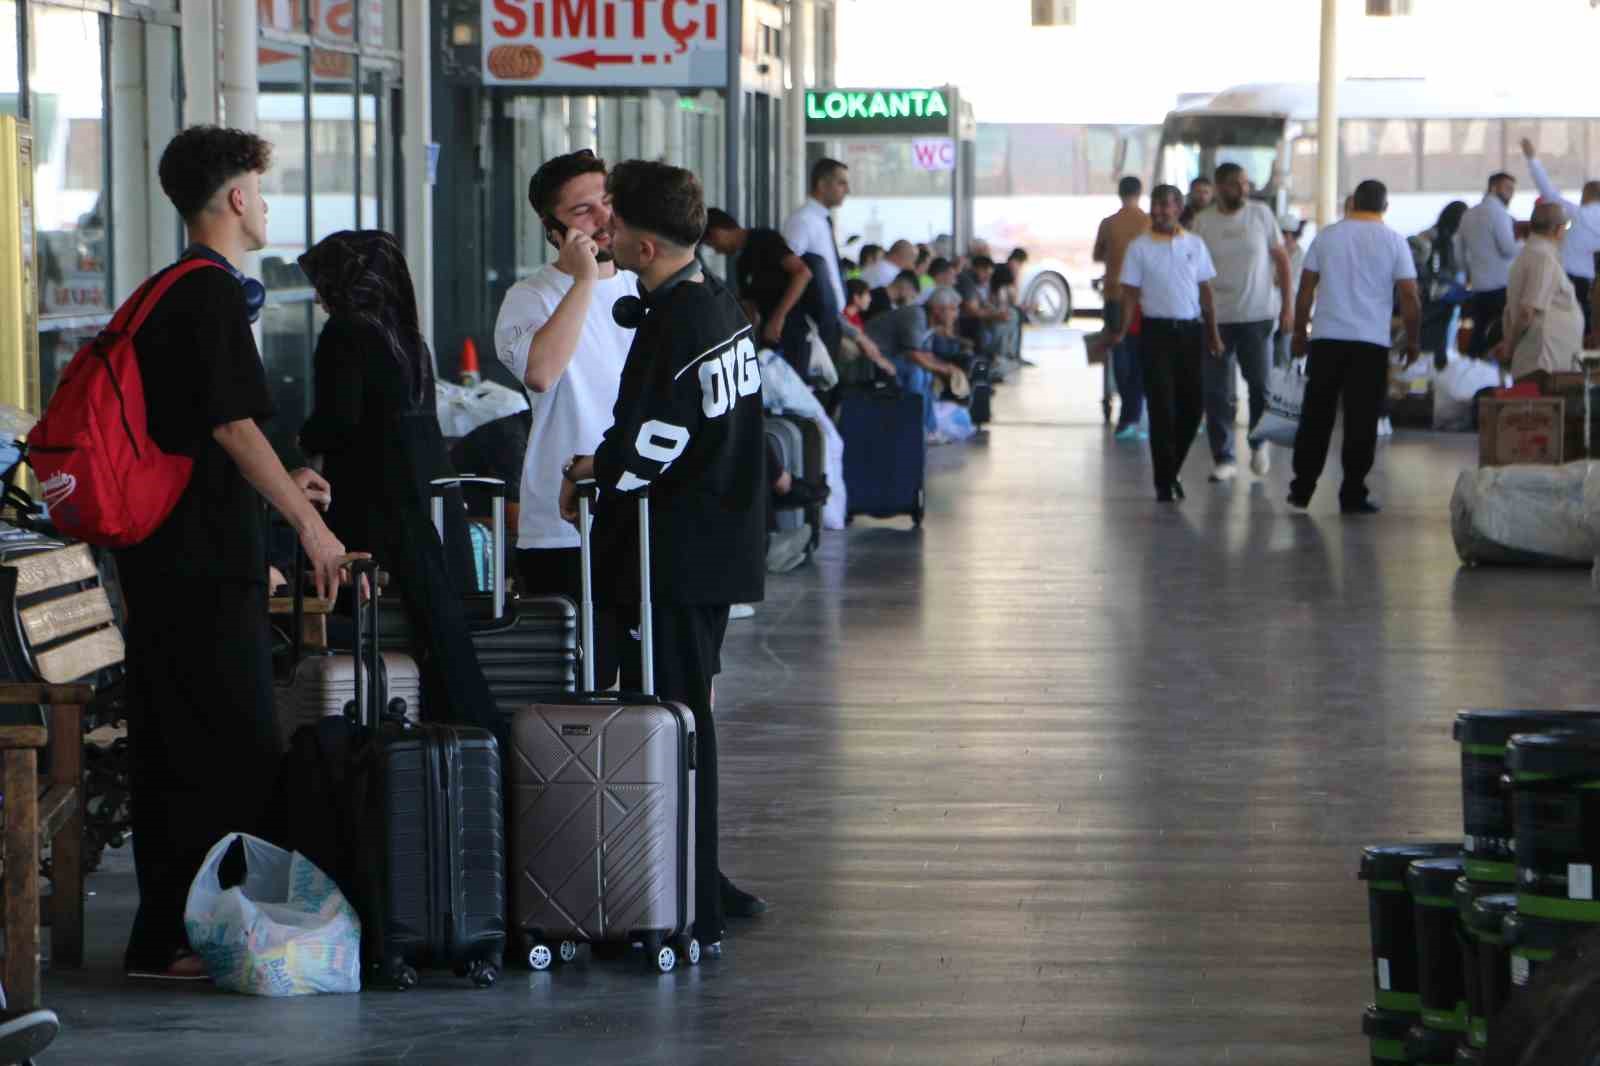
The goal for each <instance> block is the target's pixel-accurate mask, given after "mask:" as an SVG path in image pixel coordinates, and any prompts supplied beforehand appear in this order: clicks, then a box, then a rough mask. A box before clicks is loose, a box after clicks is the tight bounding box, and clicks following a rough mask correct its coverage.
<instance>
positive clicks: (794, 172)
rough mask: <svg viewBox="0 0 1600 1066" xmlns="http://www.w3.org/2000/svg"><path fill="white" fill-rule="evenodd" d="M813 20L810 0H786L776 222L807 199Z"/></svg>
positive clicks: (814, 15) (813, 14) (813, 13)
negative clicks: (785, 80) (780, 178)
mask: <svg viewBox="0 0 1600 1066" xmlns="http://www.w3.org/2000/svg"><path fill="white" fill-rule="evenodd" d="M815 19H816V14H815V12H813V10H812V7H811V4H810V2H809V0H789V37H788V45H789V47H788V49H787V54H786V55H785V56H784V57H783V59H784V68H785V72H786V73H787V75H788V82H789V87H788V92H787V93H786V94H785V96H784V98H783V151H782V152H781V153H780V158H781V159H782V160H783V173H784V180H783V181H782V182H780V183H779V186H778V188H779V190H780V191H781V195H782V197H783V199H782V200H781V201H780V202H779V205H778V207H779V211H778V217H779V218H787V217H788V216H789V214H790V212H792V211H793V210H794V209H795V208H797V207H799V206H800V205H801V204H803V203H804V202H805V199H806V88H807V82H806V69H807V65H808V63H809V61H810V52H811V30H812V26H813V23H814V20H815Z"/></svg>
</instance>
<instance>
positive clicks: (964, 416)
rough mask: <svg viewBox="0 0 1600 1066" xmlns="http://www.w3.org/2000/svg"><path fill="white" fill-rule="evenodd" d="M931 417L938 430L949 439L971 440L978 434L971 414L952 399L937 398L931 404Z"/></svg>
mask: <svg viewBox="0 0 1600 1066" xmlns="http://www.w3.org/2000/svg"><path fill="white" fill-rule="evenodd" d="M933 418H934V422H935V424H936V425H937V426H938V429H939V432H940V433H943V434H944V435H945V436H946V437H949V438H950V439H951V440H971V439H972V438H973V437H975V436H977V435H978V427H977V426H975V425H973V424H972V415H971V414H969V413H968V412H967V409H966V408H965V407H962V406H961V405H960V404H958V403H956V402H955V401H954V400H939V401H938V402H936V403H935V404H934V405H933Z"/></svg>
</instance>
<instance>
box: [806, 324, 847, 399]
mask: <svg viewBox="0 0 1600 1066" xmlns="http://www.w3.org/2000/svg"><path fill="white" fill-rule="evenodd" d="M806 343H807V344H808V345H810V347H811V361H810V364H809V366H808V367H807V370H808V372H809V373H810V374H811V377H812V379H813V380H815V381H820V382H821V383H822V387H823V388H825V389H831V388H835V387H837V386H838V384H839V368H838V367H836V366H834V365H833V356H831V355H829V354H828V346H827V345H826V344H823V343H822V337H821V336H820V335H818V333H817V327H816V326H812V327H811V332H810V333H808V334H806Z"/></svg>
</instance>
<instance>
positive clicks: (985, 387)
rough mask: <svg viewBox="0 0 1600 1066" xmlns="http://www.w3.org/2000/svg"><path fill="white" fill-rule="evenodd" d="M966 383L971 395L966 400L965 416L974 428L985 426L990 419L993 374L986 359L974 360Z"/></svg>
mask: <svg viewBox="0 0 1600 1066" xmlns="http://www.w3.org/2000/svg"><path fill="white" fill-rule="evenodd" d="M967 381H968V383H969V384H971V386H972V395H971V396H969V397H968V398H967V414H968V416H969V417H971V419H972V424H973V425H975V426H982V425H987V424H988V422H989V420H990V418H991V417H992V415H991V412H990V406H991V403H992V401H993V399H994V372H993V370H992V369H991V368H990V366H989V361H988V360H987V359H974V360H973V361H972V368H971V369H970V370H968V371H967Z"/></svg>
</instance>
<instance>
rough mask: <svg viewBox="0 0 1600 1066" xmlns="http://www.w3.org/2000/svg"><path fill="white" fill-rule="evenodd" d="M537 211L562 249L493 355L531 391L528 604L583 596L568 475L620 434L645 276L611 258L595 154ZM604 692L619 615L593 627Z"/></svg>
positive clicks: (556, 168) (546, 169)
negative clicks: (626, 303)
mask: <svg viewBox="0 0 1600 1066" xmlns="http://www.w3.org/2000/svg"><path fill="white" fill-rule="evenodd" d="M528 202H529V204H531V205H532V207H533V210H534V211H535V212H537V213H538V215H539V219H540V221H541V222H542V223H543V225H544V232H545V238H546V239H547V240H549V242H550V243H551V244H552V245H554V246H555V247H557V248H558V249H560V254H559V256H558V257H557V258H556V261H555V262H554V263H546V264H545V265H544V266H542V267H540V268H539V270H538V271H536V272H535V273H534V274H533V275H532V276H531V277H527V278H523V279H522V280H521V281H519V282H517V283H516V284H515V285H513V286H512V287H511V290H510V291H509V292H507V293H506V298H505V301H504V302H503V303H502V304H501V305H500V317H499V318H498V319H497V320H496V321H495V327H494V348H495V354H496V355H498V356H499V357H500V362H501V363H503V364H505V367H506V369H508V370H510V371H511V372H512V373H513V374H515V375H516V376H517V380H518V381H520V382H522V383H523V385H524V386H525V387H526V388H527V390H528V392H529V396H528V400H529V404H530V406H531V407H532V409H533V426H532V428H531V429H530V430H529V432H528V454H527V458H526V459H525V460H524V461H523V466H522V506H521V515H520V517H519V519H518V522H517V573H518V576H519V577H520V578H521V590H522V592H523V593H524V594H527V595H546V594H555V595H563V596H570V597H572V598H573V599H574V600H576V599H577V598H578V597H579V592H580V586H579V580H580V575H581V568H580V564H579V560H578V531H577V530H576V529H575V528H573V526H572V525H571V524H569V523H568V522H567V521H566V520H565V519H563V518H562V517H561V483H562V478H561V468H562V466H563V465H564V464H565V463H566V461H567V460H568V459H570V458H572V456H574V455H592V454H593V453H594V450H595V448H596V447H597V446H598V445H599V443H600V438H601V437H603V436H604V435H605V431H606V430H607V429H609V428H610V427H611V411H612V408H613V407H615V406H616V403H617V390H618V388H619V386H620V384H621V381H622V365H623V363H625V362H626V361H627V358H628V348H629V346H630V345H632V344H633V330H631V329H623V328H622V327H621V326H619V325H617V324H616V322H615V321H613V320H612V317H611V308H612V305H613V304H615V303H616V302H617V301H618V300H619V299H621V298H622V297H624V296H637V295H638V294H639V279H638V277H637V276H636V275H634V274H632V273H630V272H628V271H625V270H618V269H617V265H616V263H615V262H613V261H612V258H611V232H610V229H611V208H610V206H609V204H608V203H607V201H606V165H605V162H604V161H603V160H601V159H597V158H596V157H595V154H594V153H593V152H591V151H589V150H587V149H585V150H583V151H579V152H573V153H572V154H570V155H564V156H557V157H556V158H554V159H550V160H547V161H546V162H545V163H544V165H543V166H541V167H540V168H539V170H538V172H537V173H535V174H534V176H533V179H532V180H531V181H530V182H529V183H528ZM594 633H595V645H596V647H595V648H594V649H593V650H592V652H591V649H588V648H585V649H584V654H585V655H589V654H593V655H594V660H595V684H597V685H598V686H599V687H601V688H609V687H610V686H611V683H612V681H613V680H615V678H616V673H617V646H616V625H615V621H614V618H613V616H612V612H610V611H609V610H605V609H601V610H599V611H598V612H597V615H596V618H595V627H594Z"/></svg>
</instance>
